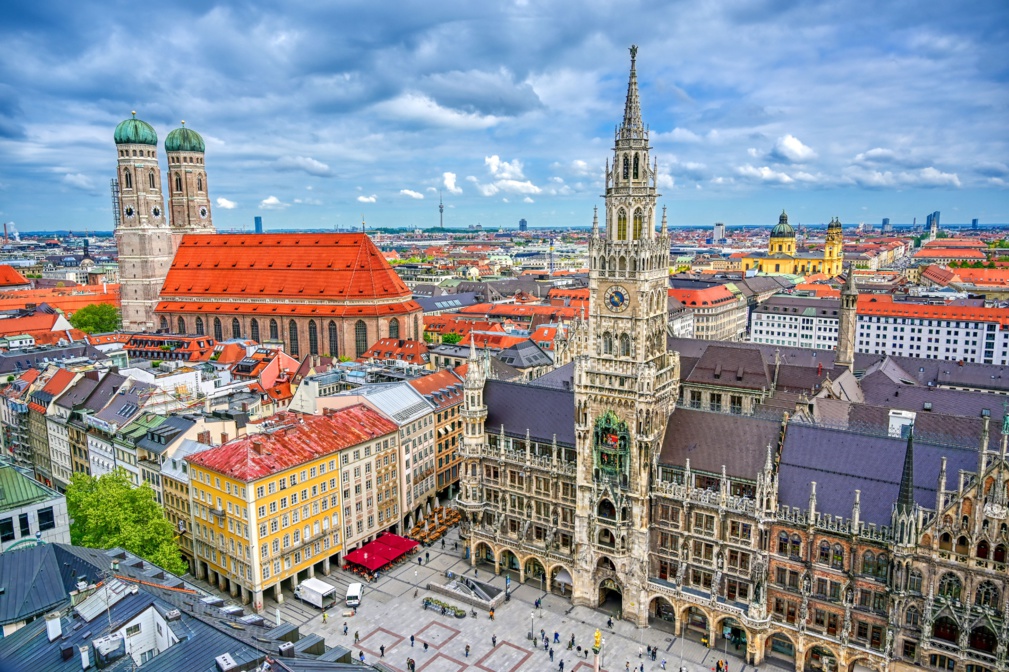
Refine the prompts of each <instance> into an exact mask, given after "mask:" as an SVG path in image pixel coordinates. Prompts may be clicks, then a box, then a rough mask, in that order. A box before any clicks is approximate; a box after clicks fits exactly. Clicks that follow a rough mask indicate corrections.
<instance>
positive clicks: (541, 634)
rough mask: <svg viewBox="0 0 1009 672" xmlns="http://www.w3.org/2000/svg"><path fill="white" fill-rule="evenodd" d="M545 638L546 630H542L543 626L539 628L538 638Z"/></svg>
mask: <svg viewBox="0 0 1009 672" xmlns="http://www.w3.org/2000/svg"><path fill="white" fill-rule="evenodd" d="M546 638H547V631H546V630H544V629H543V628H540V639H546Z"/></svg>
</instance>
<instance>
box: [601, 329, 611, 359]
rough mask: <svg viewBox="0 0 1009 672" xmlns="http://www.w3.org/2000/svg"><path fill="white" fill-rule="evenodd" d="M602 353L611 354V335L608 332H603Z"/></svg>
mask: <svg viewBox="0 0 1009 672" xmlns="http://www.w3.org/2000/svg"><path fill="white" fill-rule="evenodd" d="M603 354H604V355H612V354H613V335H612V334H610V332H608V331H606V332H603Z"/></svg>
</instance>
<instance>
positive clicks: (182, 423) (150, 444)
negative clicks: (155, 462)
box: [137, 415, 196, 455]
mask: <svg viewBox="0 0 1009 672" xmlns="http://www.w3.org/2000/svg"><path fill="white" fill-rule="evenodd" d="M195 424H196V422H195V421H193V420H190V419H188V418H183V417H180V416H178V415H172V416H169V417H168V418H166V419H165V421H164V422H162V423H161V424H160V425H158V426H157V427H154V428H152V429H150V430H148V432H147V435H145V436H144V437H143V438H142V439H140V440H139V441H137V447H138V448H143V449H144V450H148V451H150V452H152V453H156V454H158V455H160V454H161V453H163V452H165V450H167V449H168V447H169V446H171V445H172V442H173V441H175V439H176V438H178V437H179V436H180V435H182V434H184V433H185V432H186V431H188V430H189V429H190V428H191V427H192V426H193V425H195ZM151 436H156V437H159V438H160V437H164V440H165V442H164V443H161V442H160V441H153V440H152V439H151V438H150V437H151Z"/></svg>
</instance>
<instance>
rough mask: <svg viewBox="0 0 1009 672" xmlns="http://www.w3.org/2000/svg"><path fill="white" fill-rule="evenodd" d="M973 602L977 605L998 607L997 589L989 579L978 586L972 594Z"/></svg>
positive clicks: (991, 607) (990, 607)
mask: <svg viewBox="0 0 1009 672" xmlns="http://www.w3.org/2000/svg"><path fill="white" fill-rule="evenodd" d="M974 604H976V605H977V606H979V607H988V608H989V609H998V606H999V589H998V588H996V587H995V584H994V583H992V582H991V581H985V582H984V583H982V584H981V585H980V586H978V589H977V594H976V595H975V596H974Z"/></svg>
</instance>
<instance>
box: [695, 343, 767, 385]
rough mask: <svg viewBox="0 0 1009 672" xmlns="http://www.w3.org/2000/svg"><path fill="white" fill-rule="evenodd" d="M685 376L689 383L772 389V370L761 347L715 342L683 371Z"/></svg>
mask: <svg viewBox="0 0 1009 672" xmlns="http://www.w3.org/2000/svg"><path fill="white" fill-rule="evenodd" d="M681 376H682V377H683V380H685V381H686V382H689V383H699V384H707V385H726V386H730V387H745V388H749V389H755V390H760V389H768V390H769V389H770V388H771V373H770V372H769V371H768V367H767V365H766V364H765V363H764V358H763V357H762V356H761V354H760V351H759V350H755V349H750V348H733V347H726V346H724V345H721V344H714V343H712V344H711V345H709V346H708V347H707V348H706V349H705V351H704V354H702V355H701V357H700V359H698V360H697V363H696V364H694V366H693V367H692V368H691V369H690V371H689V373H687V372H683V371H682V370H681Z"/></svg>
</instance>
